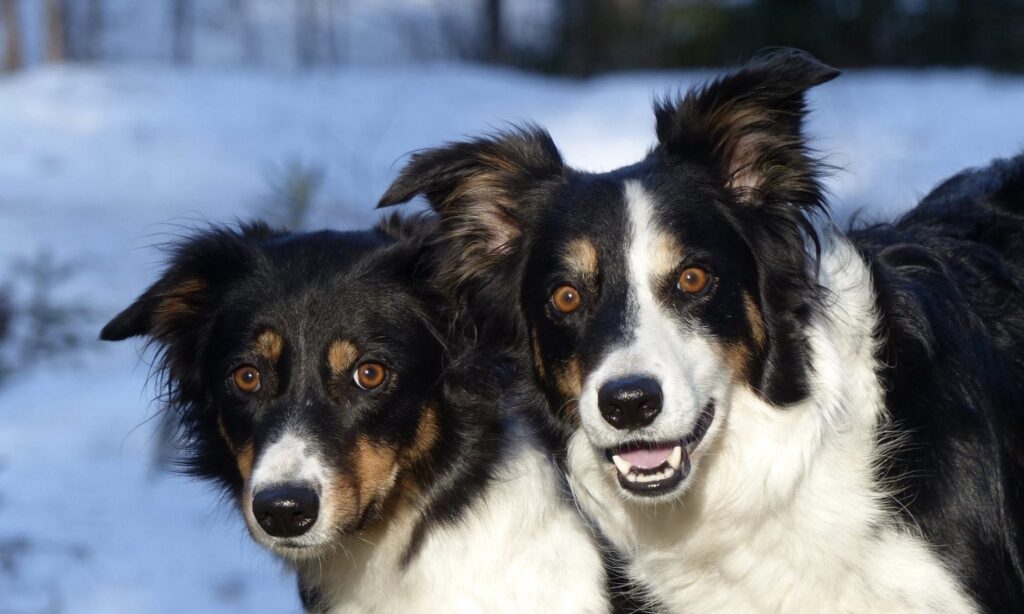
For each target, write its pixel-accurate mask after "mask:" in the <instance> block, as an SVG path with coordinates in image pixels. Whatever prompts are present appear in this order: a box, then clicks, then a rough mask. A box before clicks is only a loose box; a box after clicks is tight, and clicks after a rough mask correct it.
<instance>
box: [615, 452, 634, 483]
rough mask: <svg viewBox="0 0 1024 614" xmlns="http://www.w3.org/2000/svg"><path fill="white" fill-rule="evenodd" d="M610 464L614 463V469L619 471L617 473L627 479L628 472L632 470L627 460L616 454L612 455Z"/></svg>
mask: <svg viewBox="0 0 1024 614" xmlns="http://www.w3.org/2000/svg"><path fill="white" fill-rule="evenodd" d="M612 462H613V463H615V467H616V469H618V470H619V473H621V474H622V475H624V476H626V477H629V472H630V470H632V469H633V465H632V464H630V462H629V461H628V460H626V459H624V458H622V457H621V456H619V455H618V454H613V455H612Z"/></svg>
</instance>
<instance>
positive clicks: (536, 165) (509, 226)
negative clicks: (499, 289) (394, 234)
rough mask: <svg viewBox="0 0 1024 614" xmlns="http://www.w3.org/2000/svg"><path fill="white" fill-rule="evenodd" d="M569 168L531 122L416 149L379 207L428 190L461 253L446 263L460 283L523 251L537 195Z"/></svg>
mask: <svg viewBox="0 0 1024 614" xmlns="http://www.w3.org/2000/svg"><path fill="white" fill-rule="evenodd" d="M564 173H565V166H564V164H563V163H562V157H561V155H560V154H559V152H558V149H557V148H556V147H555V144H554V142H553V141H552V140H551V136H550V135H549V134H548V133H547V132H545V131H544V130H542V129H540V128H536V127H526V128H521V129H515V130H511V131H508V132H504V133H499V134H497V135H495V136H492V137H487V138H479V139H473V140H469V141H463V142H458V143H450V144H448V145H445V146H443V147H439V148H436V149H429V150H426V151H423V152H419V153H416V154H414V155H413V156H412V159H411V160H410V161H409V163H408V164H407V165H406V166H405V168H404V169H402V172H401V174H400V175H399V176H398V178H397V179H396V180H395V181H394V183H392V184H391V187H389V188H388V189H387V191H386V192H385V193H384V196H383V197H381V199H380V203H379V205H378V206H381V207H386V206H390V205H396V204H399V203H404V202H406V201H408V200H410V199H412V198H413V197H415V196H417V195H423V196H426V198H427V200H428V201H429V202H430V205H431V207H433V209H434V210H435V211H436V212H437V213H438V214H439V215H440V217H441V226H442V228H441V234H442V238H443V240H444V241H445V242H447V244H448V245H449V246H451V249H450V250H447V251H448V253H449V255H451V256H452V257H453V258H454V259H455V260H454V261H450V262H448V263H446V264H445V267H446V268H448V269H450V272H451V273H453V274H454V279H453V280H454V281H455V282H456V283H455V285H461V283H462V282H465V281H467V280H469V279H471V278H474V277H477V276H479V275H481V274H483V273H484V272H486V271H489V270H491V269H492V267H494V266H496V265H498V264H500V263H501V262H502V261H504V260H505V259H506V258H507V257H508V256H510V255H511V254H513V253H514V252H515V251H516V250H517V249H518V247H519V245H520V244H521V240H522V237H523V234H524V232H526V231H527V230H528V227H529V223H530V219H531V214H532V211H531V207H530V204H529V203H530V201H531V196H533V195H535V194H538V193H540V192H542V191H543V190H546V189H550V187H551V185H552V183H553V182H554V181H556V180H558V179H559V178H561V177H562V176H563V175H564Z"/></svg>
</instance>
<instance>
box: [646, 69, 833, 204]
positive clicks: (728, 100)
mask: <svg viewBox="0 0 1024 614" xmlns="http://www.w3.org/2000/svg"><path fill="white" fill-rule="evenodd" d="M837 76H839V71H838V70H837V69H835V68H832V67H831V66H827V65H825V64H822V63H821V62H819V61H818V60H817V59H815V58H814V57H812V56H811V55H809V54H807V53H805V52H803V51H800V50H797V49H771V50H765V51H762V52H761V53H759V54H758V55H757V56H756V57H755V58H754V59H753V60H752V61H751V62H750V63H748V64H747V65H746V66H744V67H743V68H741V69H740V70H737V71H736V72H733V73H732V74H730V75H727V76H725V77H722V78H720V79H717V80H715V81H712V82H711V83H709V84H707V85H705V86H704V87H702V88H698V89H695V90H691V91H690V92H689V93H688V94H687V95H686V96H684V97H683V98H682V99H679V100H663V101H660V102H658V103H657V104H656V106H655V117H656V119H657V132H658V143H659V144H658V149H657V150H656V151H659V150H660V151H662V152H664V153H666V154H668V155H670V156H679V157H683V158H686V159H691V160H693V159H695V158H697V159H698V161H699V162H704V163H710V164H712V165H713V166H715V167H717V170H718V172H719V173H720V176H721V179H722V181H723V182H724V184H725V186H726V187H727V188H728V189H729V190H731V191H732V192H733V194H734V195H735V196H736V198H737V199H738V200H739V201H740V202H742V203H747V204H775V205H780V204H783V203H785V204H788V205H794V206H797V207H800V208H814V207H818V206H821V204H822V191H821V188H820V186H819V183H818V172H817V171H818V166H819V164H818V162H817V161H816V160H815V159H814V158H813V157H812V156H811V155H810V154H809V151H808V149H807V146H806V145H805V143H804V139H803V135H802V131H801V129H802V124H803V120H804V116H805V115H806V110H807V109H806V101H805V93H806V92H807V90H808V89H810V88H811V87H814V86H815V85H819V84H821V83H825V82H826V81H830V80H832V79H834V78H836V77H837Z"/></svg>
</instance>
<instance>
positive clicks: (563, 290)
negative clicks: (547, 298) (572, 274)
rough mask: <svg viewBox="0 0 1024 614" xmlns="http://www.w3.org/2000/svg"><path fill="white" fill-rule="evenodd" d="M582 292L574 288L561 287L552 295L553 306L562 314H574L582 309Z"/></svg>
mask: <svg viewBox="0 0 1024 614" xmlns="http://www.w3.org/2000/svg"><path fill="white" fill-rule="evenodd" d="M581 301H582V299H581V298H580V292H579V290H577V289H576V288H573V287H572V286H559V287H558V288H556V289H555V291H554V292H553V293H552V294H551V304H552V305H554V306H555V309H557V310H559V311H561V312H562V313H572V312H574V311H576V310H577V309H579V308H580V302H581Z"/></svg>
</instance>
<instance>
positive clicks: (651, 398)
mask: <svg viewBox="0 0 1024 614" xmlns="http://www.w3.org/2000/svg"><path fill="white" fill-rule="evenodd" d="M662 398H663V397H662V394H661V385H660V384H659V383H658V382H657V380H655V379H652V378H650V377H644V376H632V377H624V378H621V379H617V380H612V381H609V382H605V383H604V385H602V386H601V389H600V390H598V392H597V405H598V408H599V409H600V410H601V416H603V417H604V419H605V422H607V423H608V424H610V425H612V426H614V427H615V428H617V429H623V430H628V429H638V428H640V427H643V426H647V425H648V424H650V423H651V422H654V419H655V418H656V417H657V416H658V414H659V413H661V405H662Z"/></svg>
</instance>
